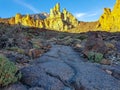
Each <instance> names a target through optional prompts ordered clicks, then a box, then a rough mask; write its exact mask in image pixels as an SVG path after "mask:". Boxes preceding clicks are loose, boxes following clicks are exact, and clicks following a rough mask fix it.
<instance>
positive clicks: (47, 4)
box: [0, 0, 116, 21]
mask: <svg viewBox="0 0 120 90" xmlns="http://www.w3.org/2000/svg"><path fill="white" fill-rule="evenodd" d="M115 1H116V0H0V17H2V18H6V17H11V16H14V15H15V14H16V13H21V14H34V13H41V12H47V13H49V10H50V8H52V7H53V6H54V5H55V4H56V3H57V2H59V3H60V5H61V10H62V9H63V8H66V9H67V10H68V11H69V12H71V13H72V14H73V15H74V16H76V18H77V19H79V20H80V21H95V20H98V18H99V17H100V15H101V14H102V13H103V8H104V7H109V8H113V6H114V4H115Z"/></svg>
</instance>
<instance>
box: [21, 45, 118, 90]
mask: <svg viewBox="0 0 120 90" xmlns="http://www.w3.org/2000/svg"><path fill="white" fill-rule="evenodd" d="M21 72H22V80H21V82H22V83H23V84H24V85H27V87H28V88H27V89H28V90H120V80H119V79H117V78H115V77H113V76H112V75H110V74H108V73H107V72H105V70H104V69H103V67H102V66H101V65H99V64H94V63H90V62H83V58H82V57H80V55H79V53H77V52H75V51H74V50H73V49H72V48H71V47H69V46H63V45H54V46H52V48H51V49H50V51H49V52H47V53H45V54H44V55H43V56H42V57H40V58H39V59H38V60H35V61H34V62H32V63H31V66H28V67H25V68H22V69H21Z"/></svg>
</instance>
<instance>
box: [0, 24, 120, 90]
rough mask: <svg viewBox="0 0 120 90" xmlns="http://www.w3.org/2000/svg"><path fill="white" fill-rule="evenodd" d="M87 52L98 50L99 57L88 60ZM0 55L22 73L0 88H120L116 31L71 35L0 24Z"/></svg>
mask: <svg viewBox="0 0 120 90" xmlns="http://www.w3.org/2000/svg"><path fill="white" fill-rule="evenodd" d="M91 51H94V52H98V53H99V52H100V53H102V54H103V55H104V57H103V59H102V60H101V61H100V62H99V63H96V62H93V61H91V60H90V59H88V56H87V53H89V52H91ZM0 54H4V55H5V56H6V57H7V58H8V59H9V60H10V61H11V62H14V64H15V65H16V66H17V67H18V69H19V71H20V72H21V73H22V78H21V80H20V81H18V82H16V83H12V84H10V85H8V86H6V87H0V90H95V89H97V90H119V88H120V33H106V32H89V33H80V34H72V33H63V32H57V31H52V30H46V29H40V28H30V27H29V28H28V27H23V26H19V25H9V24H0ZM86 56H87V57H86ZM94 58H95V57H94ZM98 59H99V57H98Z"/></svg>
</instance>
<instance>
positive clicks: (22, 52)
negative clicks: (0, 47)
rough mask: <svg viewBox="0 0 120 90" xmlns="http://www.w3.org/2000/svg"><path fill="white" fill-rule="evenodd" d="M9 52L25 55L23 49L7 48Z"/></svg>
mask: <svg viewBox="0 0 120 90" xmlns="http://www.w3.org/2000/svg"><path fill="white" fill-rule="evenodd" d="M6 49H7V50H10V51H15V52H18V53H20V54H24V53H25V52H24V50H23V49H21V48H18V47H10V48H6Z"/></svg>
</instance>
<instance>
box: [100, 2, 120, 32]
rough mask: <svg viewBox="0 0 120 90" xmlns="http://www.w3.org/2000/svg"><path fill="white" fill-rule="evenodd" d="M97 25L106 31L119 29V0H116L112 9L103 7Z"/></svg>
mask: <svg viewBox="0 0 120 90" xmlns="http://www.w3.org/2000/svg"><path fill="white" fill-rule="evenodd" d="M98 26H99V27H100V28H102V29H103V30H106V31H111V32H116V31H120V0H116V4H115V6H114V8H113V10H112V11H111V9H110V8H104V13H103V15H102V16H101V17H100V19H99V25H98Z"/></svg>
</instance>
